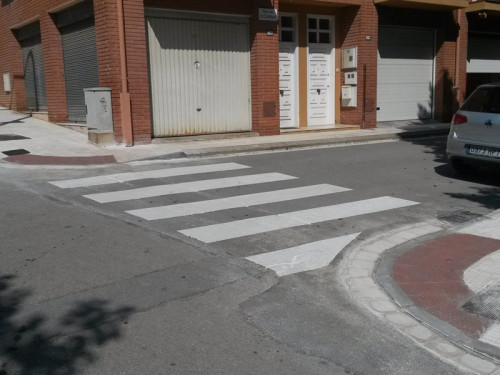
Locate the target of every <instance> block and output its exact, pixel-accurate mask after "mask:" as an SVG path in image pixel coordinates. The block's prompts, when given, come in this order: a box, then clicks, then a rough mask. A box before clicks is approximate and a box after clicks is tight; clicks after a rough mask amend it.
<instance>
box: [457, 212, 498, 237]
mask: <svg viewBox="0 0 500 375" xmlns="http://www.w3.org/2000/svg"><path fill="white" fill-rule="evenodd" d="M458 233H464V234H472V235H475V236H481V237H488V238H493V239H495V240H500V216H497V217H493V218H490V219H486V220H481V221H479V222H477V223H475V224H472V225H471V226H470V227H467V228H464V229H461V230H460V231H458Z"/></svg>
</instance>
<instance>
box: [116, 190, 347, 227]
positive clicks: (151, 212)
mask: <svg viewBox="0 0 500 375" xmlns="http://www.w3.org/2000/svg"><path fill="white" fill-rule="evenodd" d="M349 190H351V189H347V188H343V187H340V186H334V185H328V184H321V185H312V186H303V187H297V188H291V189H282V190H274V191H269V192H264V193H255V194H246V195H238V196H235V197H229V198H221V199H211V200H206V201H200V202H190V203H181V204H173V205H169V206H161V207H151V208H142V209H137V210H130V211H125V212H127V213H129V214H131V215H135V216H138V217H141V218H143V219H146V220H158V219H168V218H174V217H179V216H187V215H195V214H203V213H207V212H214V211H220V210H227V209H230V208H238V207H250V206H257V205H261V204H266V203H275V202H283V201H289V200H294V199H300V198H310V197H315V196H319V195H325V194H333V193H339V192H343V191H349Z"/></svg>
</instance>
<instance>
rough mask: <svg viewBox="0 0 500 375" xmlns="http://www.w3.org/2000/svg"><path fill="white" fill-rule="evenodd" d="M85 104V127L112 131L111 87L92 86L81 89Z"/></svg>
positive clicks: (106, 131)
mask: <svg viewBox="0 0 500 375" xmlns="http://www.w3.org/2000/svg"><path fill="white" fill-rule="evenodd" d="M83 91H84V93H85V105H86V106H87V128H88V129H89V130H94V131H96V132H99V133H101V132H102V133H112V132H113V109H112V106H111V89H110V88H107V87H92V88H88V89H83Z"/></svg>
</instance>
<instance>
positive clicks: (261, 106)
mask: <svg viewBox="0 0 500 375" xmlns="http://www.w3.org/2000/svg"><path fill="white" fill-rule="evenodd" d="M270 6H272V5H271V1H270V0H254V1H253V10H252V17H251V19H250V35H251V39H250V41H251V51H250V64H251V72H252V130H253V131H254V132H257V133H259V134H260V135H274V134H279V133H280V116H279V35H278V30H277V22H273V21H259V8H270ZM274 6H275V9H278V1H277V0H275V1H274ZM268 31H272V32H273V35H267V33H268Z"/></svg>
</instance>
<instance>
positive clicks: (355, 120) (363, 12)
mask: <svg viewBox="0 0 500 375" xmlns="http://www.w3.org/2000/svg"><path fill="white" fill-rule="evenodd" d="M338 33H339V35H340V36H341V38H340V46H339V48H340V49H342V48H347V47H358V68H357V74H358V84H357V106H356V108H348V107H341V108H340V123H342V124H354V125H363V115H364V127H365V128H373V127H375V126H376V121H377V120H376V117H377V112H376V102H377V40H378V16H377V11H376V8H375V6H374V4H373V2H372V1H371V0H367V1H363V4H362V6H361V7H360V8H358V7H350V8H346V9H345V10H343V11H342V15H341V17H340V30H339V31H338ZM367 36H368V37H369V38H370V39H369V40H367V39H366V37H367ZM341 53H342V50H339V54H341ZM340 57H341V56H340ZM340 61H341V60H339V68H341V67H342V64H341V62H340ZM364 65H366V82H364V80H365V74H364V71H363V66H364ZM340 78H341V85H343V84H344V74H343V72H342V74H341V77H340ZM363 91H365V92H364V95H363ZM363 98H364V99H365V103H364V105H363ZM363 111H364V113H363Z"/></svg>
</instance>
